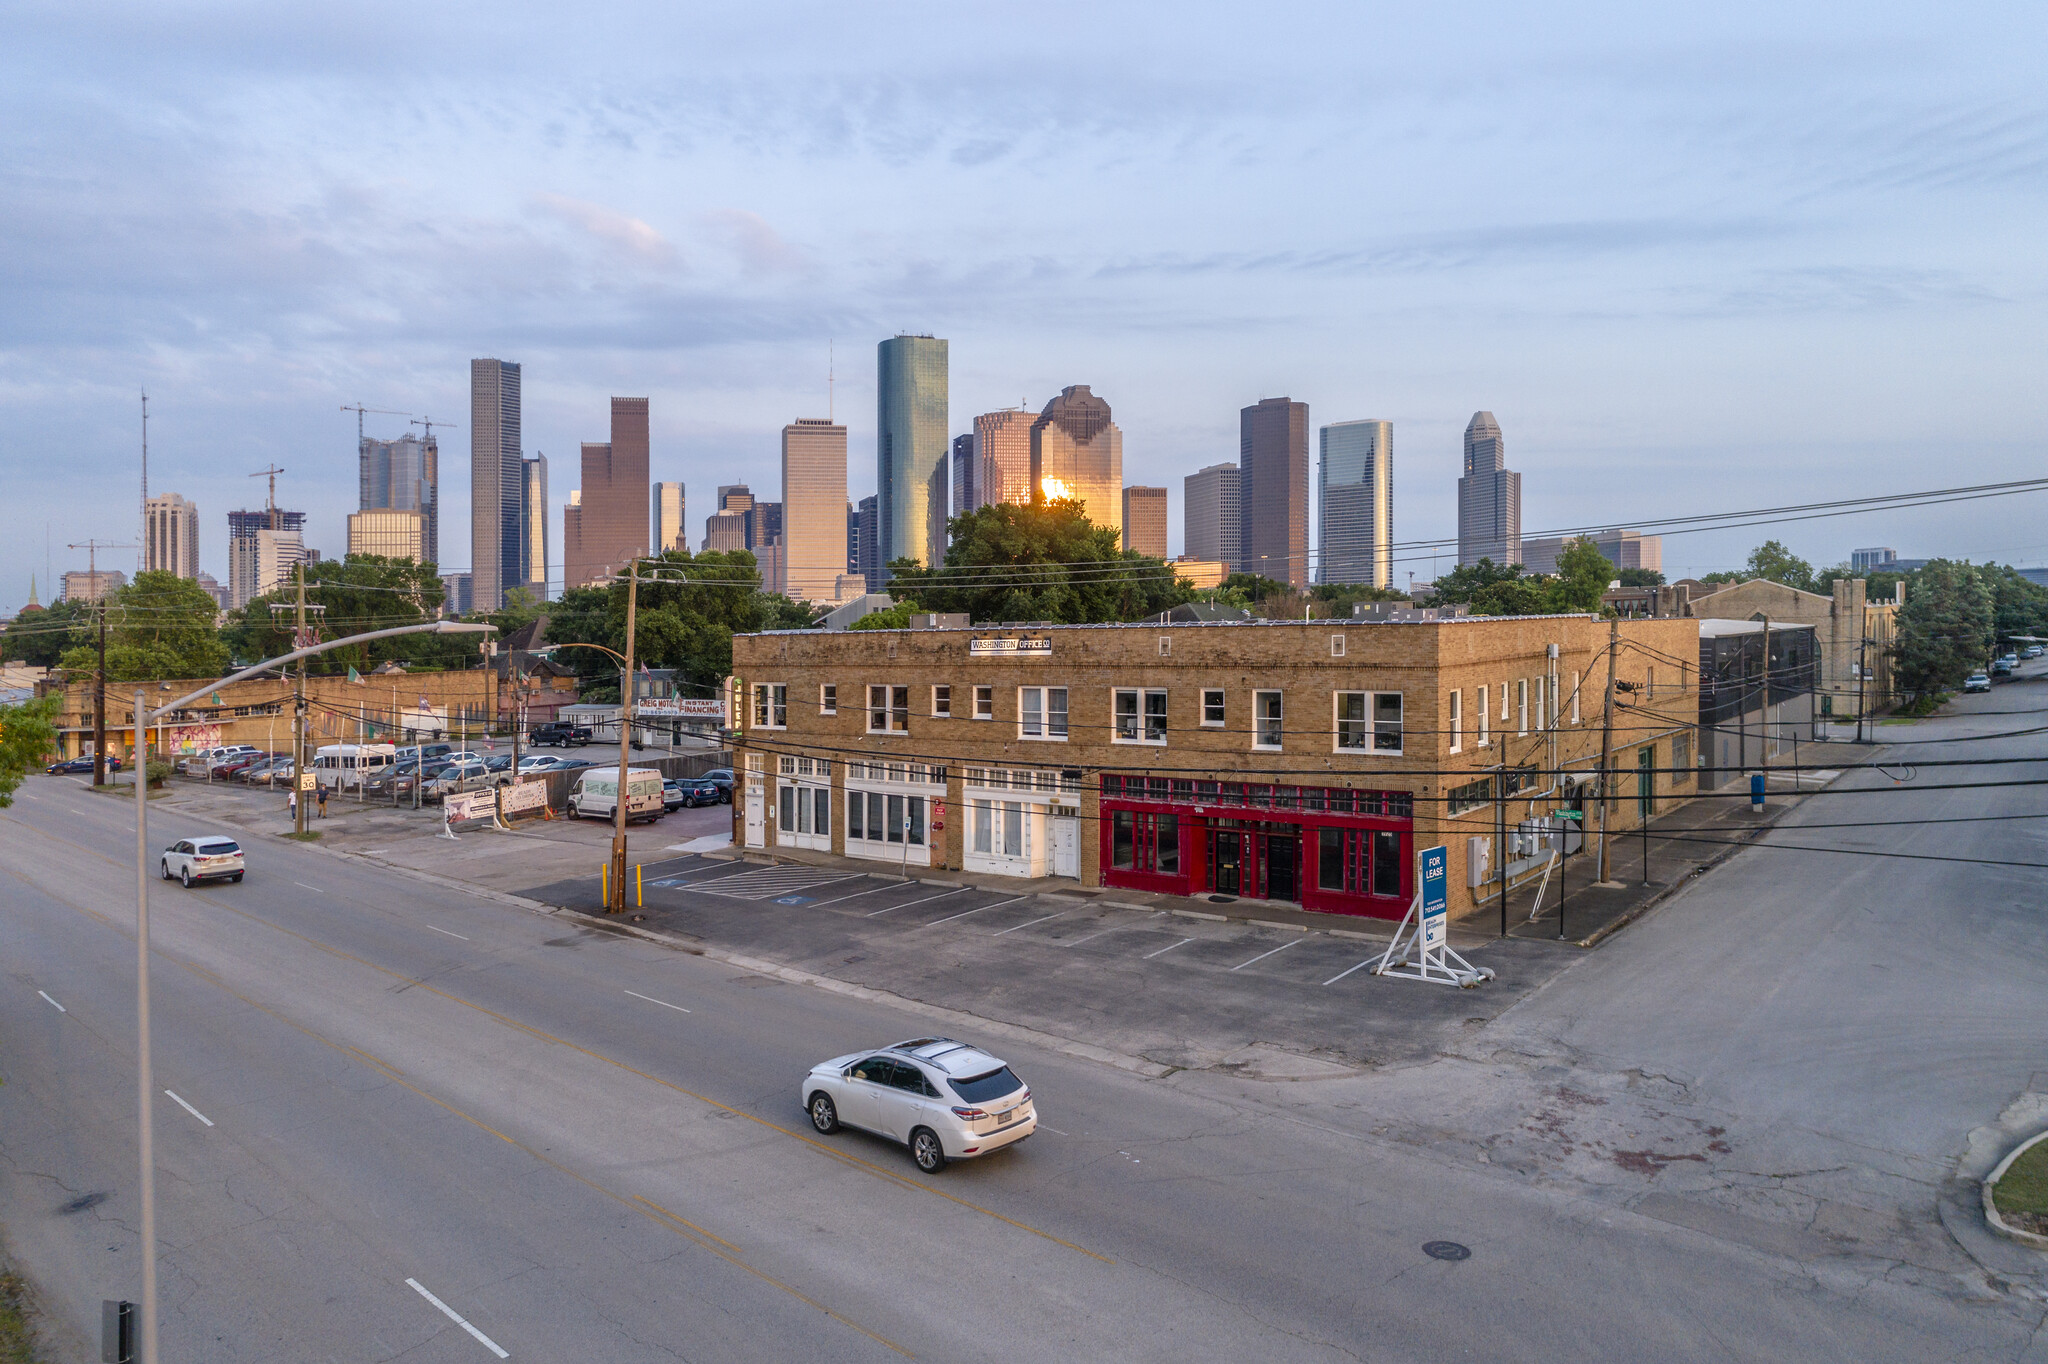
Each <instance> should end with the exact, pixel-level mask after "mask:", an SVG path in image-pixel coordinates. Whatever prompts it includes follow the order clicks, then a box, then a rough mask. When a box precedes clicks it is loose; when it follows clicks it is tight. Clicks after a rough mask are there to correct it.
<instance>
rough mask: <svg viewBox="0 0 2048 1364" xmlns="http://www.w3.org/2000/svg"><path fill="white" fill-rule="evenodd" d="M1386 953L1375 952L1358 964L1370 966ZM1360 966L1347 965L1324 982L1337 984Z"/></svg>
mask: <svg viewBox="0 0 2048 1364" xmlns="http://www.w3.org/2000/svg"><path fill="white" fill-rule="evenodd" d="M1385 955H1386V953H1384V952H1377V953H1374V954H1373V955H1372V956H1370V957H1367V958H1366V959H1365V960H1364V961H1362V962H1360V963H1358V966H1370V965H1371V964H1372V963H1373V962H1376V961H1378V960H1379V959H1380V958H1381V957H1383V956H1385ZM1358 966H1350V967H1346V968H1345V969H1344V970H1342V971H1339V972H1338V973H1337V974H1336V975H1334V976H1331V977H1330V978H1329V979H1328V980H1326V981H1324V982H1323V984H1325V985H1335V984H1336V983H1337V982H1338V981H1340V980H1342V979H1344V977H1346V976H1348V975H1350V974H1351V973H1352V972H1353V971H1356V970H1357V969H1358Z"/></svg>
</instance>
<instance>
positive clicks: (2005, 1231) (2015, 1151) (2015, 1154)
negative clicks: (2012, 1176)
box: [1984, 1132, 2048, 1250]
mask: <svg viewBox="0 0 2048 1364" xmlns="http://www.w3.org/2000/svg"><path fill="white" fill-rule="evenodd" d="M2044 1141H2048V1132H2036V1133H2035V1134H2034V1135H2033V1136H2031V1137H2028V1138H2027V1139H2026V1140H2025V1141H2023V1142H2021V1143H2020V1144H2019V1145H2018V1146H2015V1147H2013V1148H2012V1150H2010V1151H2008V1152H2006V1153H2005V1159H2004V1160H2001V1161H1999V1162H1998V1166H1997V1168H1996V1169H1994V1170H1992V1172H1991V1173H1990V1174H1988V1175H1986V1176H1985V1177H1984V1220H1985V1221H1986V1222H1988V1223H1989V1224H1990V1225H1991V1229H1992V1230H1993V1231H1995V1232H1997V1233H1998V1234H1999V1235H2000V1236H2003V1237H2004V1238H2005V1239H2006V1240H2008V1241H2016V1242H2018V1243H2019V1244H2020V1245H2023V1246H2031V1247H2033V1248H2034V1249H2035V1250H2048V1236H2041V1235H2038V1234H2036V1233H2034V1232H2031V1231H2021V1230H2020V1229H2019V1228H2018V1227H2016V1226H2014V1225H2012V1224H2011V1223H2010V1222H2008V1221H2006V1220H2005V1219H2004V1218H2003V1217H2000V1216H1999V1215H1998V1205H1997V1204H1996V1203H1995V1202H1994V1201H1993V1200H1992V1196H1991V1195H1992V1191H1993V1190H1995V1189H1996V1188H1997V1187H1998V1181H1999V1180H2001V1179H2004V1178H2005V1172H2006V1171H2007V1170H2010V1169H2011V1168H2012V1163H2013V1162H2014V1161H2016V1160H2018V1159H2019V1158H2020V1157H2021V1156H2023V1155H2025V1154H2026V1153H2027V1152H2028V1151H2030V1150H2032V1149H2033V1148H2034V1147H2036V1146H2039V1145H2040V1144H2041V1143H2042V1142H2044Z"/></svg>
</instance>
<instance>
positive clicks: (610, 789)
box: [569, 767, 667, 820]
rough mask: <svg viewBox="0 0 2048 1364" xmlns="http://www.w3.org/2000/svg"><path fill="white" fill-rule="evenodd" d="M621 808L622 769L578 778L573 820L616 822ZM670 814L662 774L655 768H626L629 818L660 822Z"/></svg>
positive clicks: (587, 773) (572, 798) (571, 800)
mask: <svg viewBox="0 0 2048 1364" xmlns="http://www.w3.org/2000/svg"><path fill="white" fill-rule="evenodd" d="M618 809H619V769H618V768H616V767H593V768H589V769H587V770H586V771H585V772H584V773H583V775H582V776H580V777H578V778H577V779H576V789H575V790H574V791H573V792H571V793H570V795H569V817H570V818H571V819H585V818H588V819H615V818H617V817H618ZM665 813H667V811H666V810H665V809H664V808H663V806H662V800H661V773H660V772H658V771H656V770H655V769H654V768H652V767H629V768H627V769H626V818H627V819H629V820H632V819H647V820H655V819H660V818H661V817H662V815H664V814H665Z"/></svg>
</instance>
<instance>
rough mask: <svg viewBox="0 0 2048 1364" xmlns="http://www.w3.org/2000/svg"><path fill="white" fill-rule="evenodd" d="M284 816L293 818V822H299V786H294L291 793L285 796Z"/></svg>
mask: <svg viewBox="0 0 2048 1364" xmlns="http://www.w3.org/2000/svg"><path fill="white" fill-rule="evenodd" d="M284 816H285V818H286V819H289V820H291V821H292V822H293V823H297V822H298V818H299V792H298V788H297V787H294V788H292V790H291V792H290V794H288V795H286V796H285V798H284Z"/></svg>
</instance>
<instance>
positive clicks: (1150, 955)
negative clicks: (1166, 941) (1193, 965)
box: [1140, 938, 1194, 961]
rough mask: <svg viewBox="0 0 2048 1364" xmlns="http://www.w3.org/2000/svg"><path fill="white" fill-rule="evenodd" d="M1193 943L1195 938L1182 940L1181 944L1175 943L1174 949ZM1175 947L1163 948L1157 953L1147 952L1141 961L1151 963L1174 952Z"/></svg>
mask: <svg viewBox="0 0 2048 1364" xmlns="http://www.w3.org/2000/svg"><path fill="white" fill-rule="evenodd" d="M1193 941H1194V939H1193V938H1182V939H1181V940H1180V941H1179V942H1177V943H1175V944H1174V945H1173V947H1186V946H1187V945H1188V944H1189V943H1191V942H1193ZM1173 947H1162V948H1160V949H1159V950H1158V951H1157V952H1147V953H1146V954H1145V955H1144V956H1143V957H1142V958H1141V959H1140V960H1143V961H1150V960H1152V958H1154V957H1163V956H1165V955H1166V954H1167V953H1168V952H1171V951H1172V950H1173Z"/></svg>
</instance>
